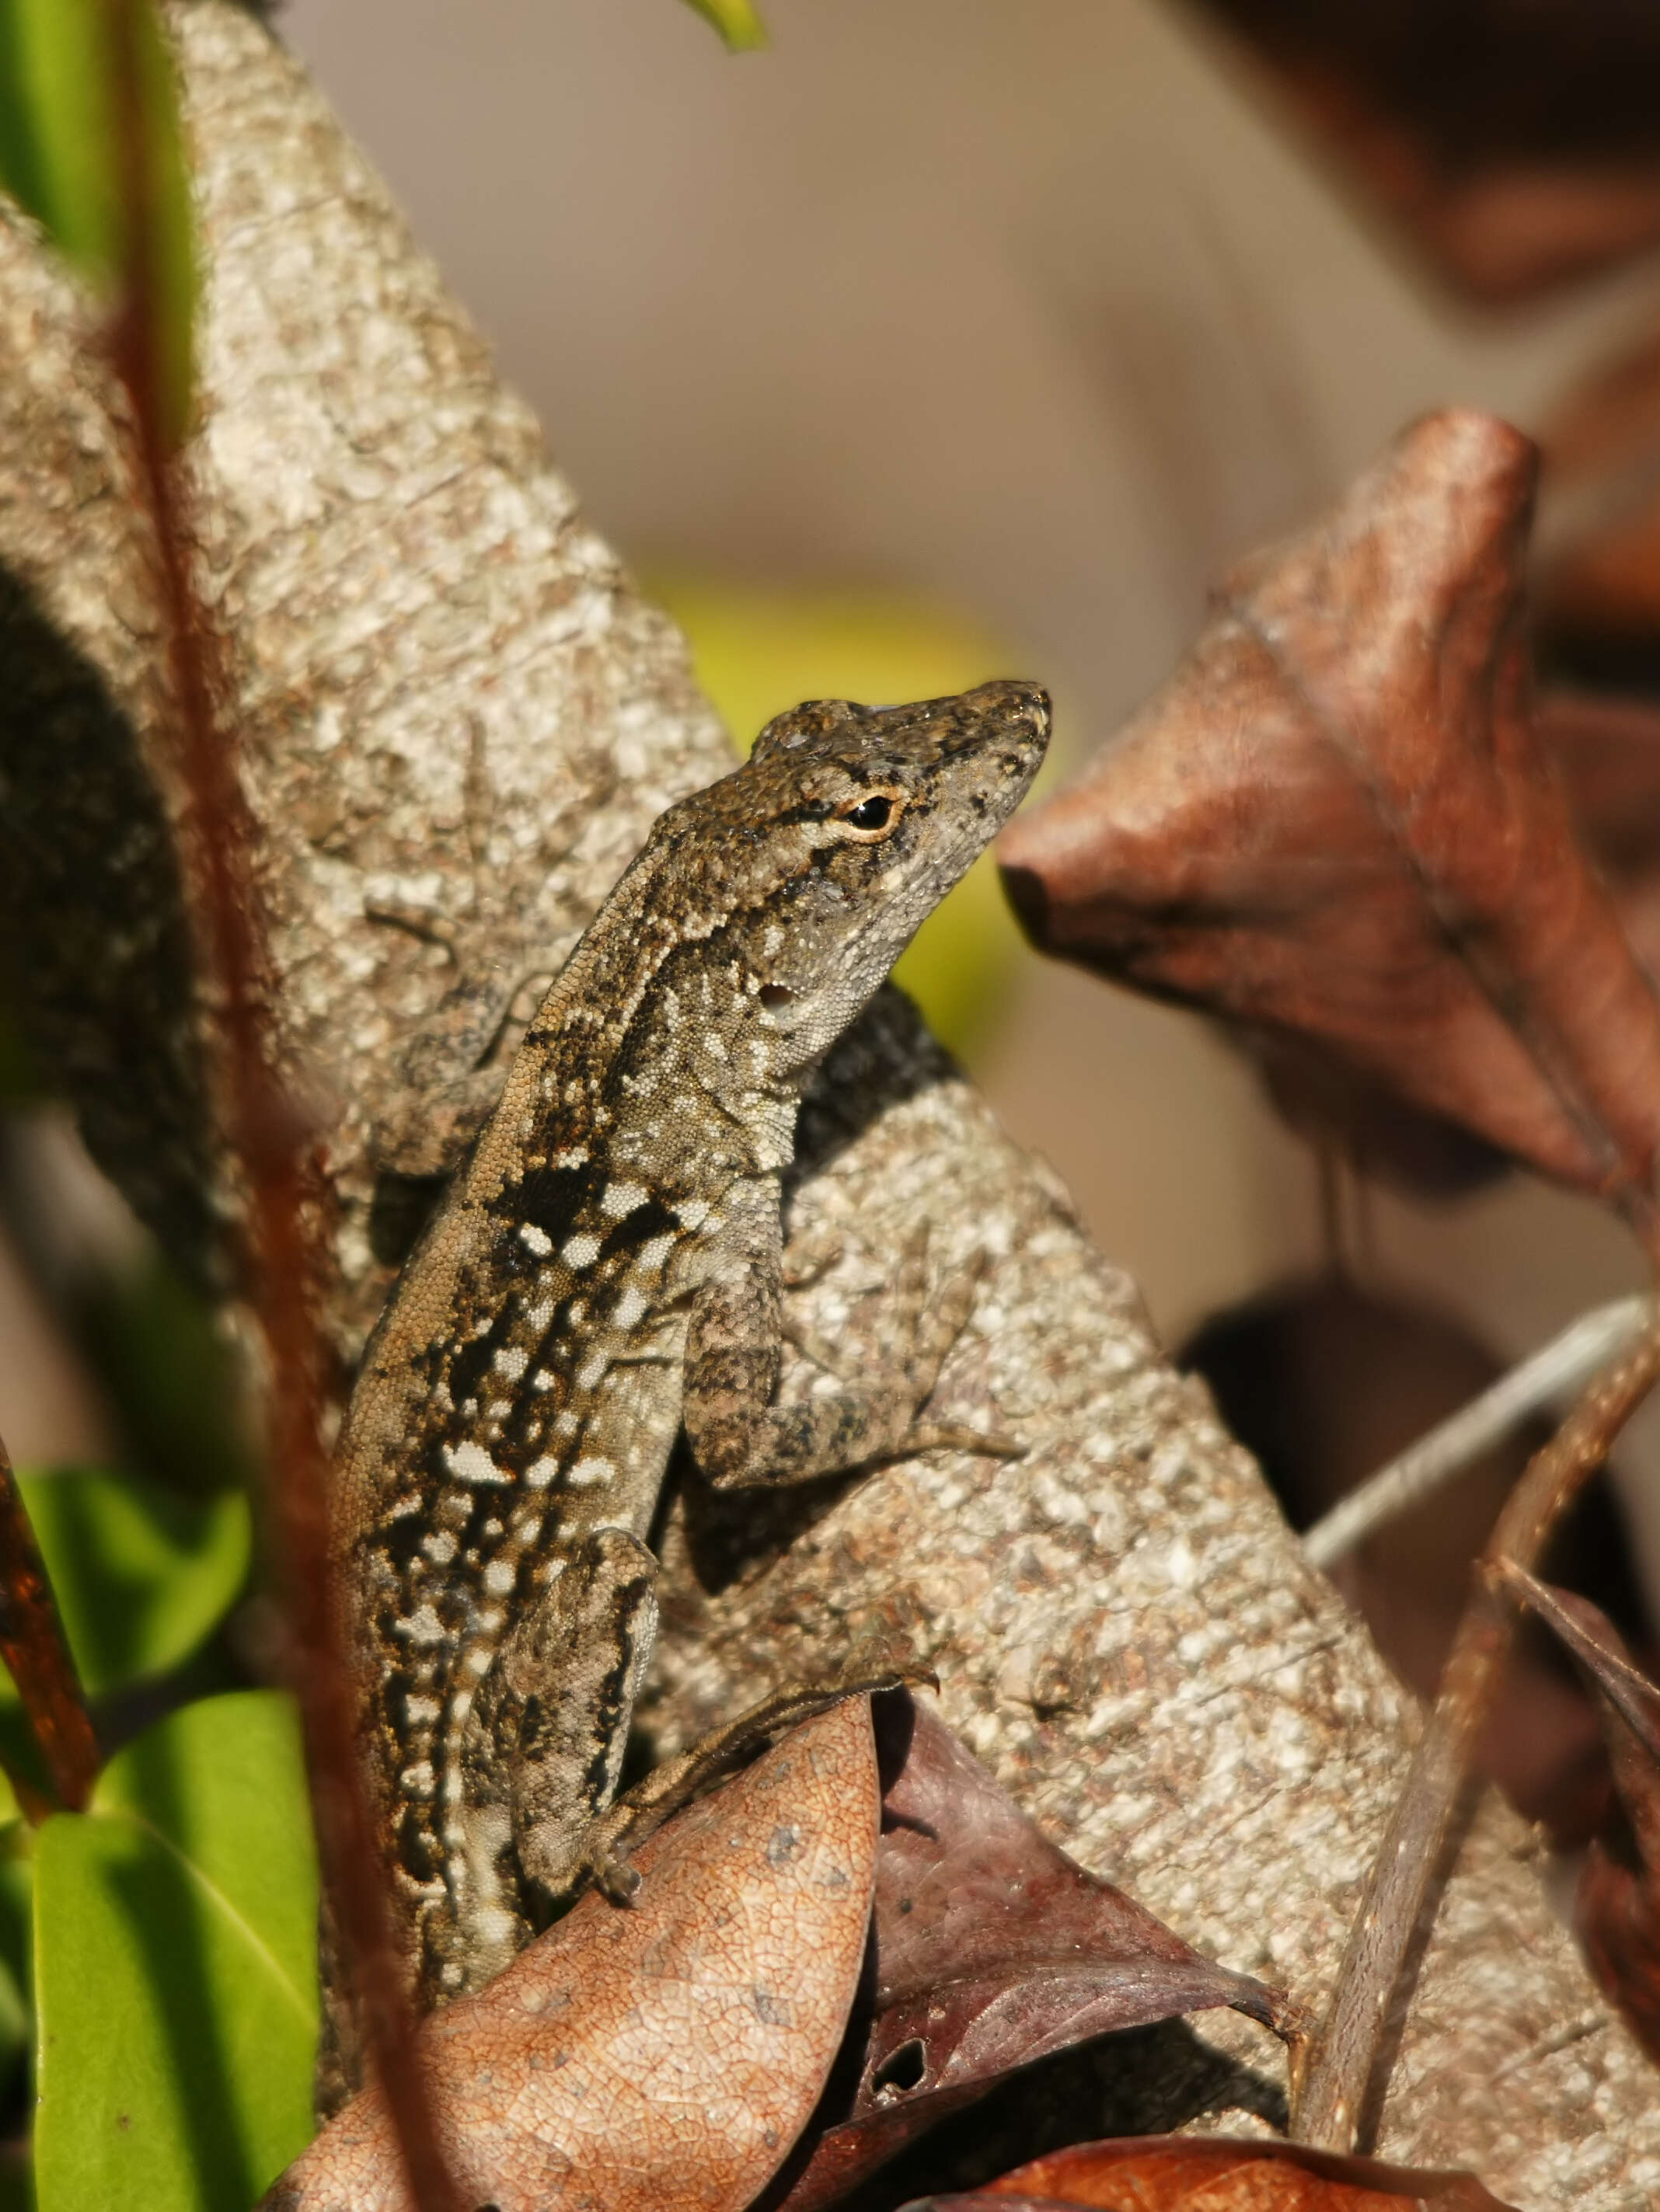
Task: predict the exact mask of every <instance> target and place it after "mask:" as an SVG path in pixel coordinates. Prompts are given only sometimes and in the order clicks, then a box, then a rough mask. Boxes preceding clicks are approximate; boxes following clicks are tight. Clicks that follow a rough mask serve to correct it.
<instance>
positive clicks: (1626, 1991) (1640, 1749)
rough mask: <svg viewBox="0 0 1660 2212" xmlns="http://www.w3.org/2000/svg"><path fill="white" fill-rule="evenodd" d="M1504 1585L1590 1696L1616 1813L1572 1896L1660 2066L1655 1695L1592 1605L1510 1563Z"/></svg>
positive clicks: (1597, 1963) (1602, 1972)
mask: <svg viewBox="0 0 1660 2212" xmlns="http://www.w3.org/2000/svg"><path fill="white" fill-rule="evenodd" d="M1499 1573H1500V1576H1501V1577H1502V1579H1503V1581H1504V1582H1505V1586H1506V1587H1507V1588H1508V1589H1510V1590H1511V1591H1512V1592H1513V1594H1514V1595H1516V1596H1517V1597H1518V1598H1519V1599H1520V1600H1521V1601H1522V1602H1523V1604H1524V1605H1528V1606H1530V1607H1532V1608H1533V1610H1534V1611H1535V1613H1537V1614H1538V1615H1539V1617H1540V1619H1541V1620H1542V1621H1544V1622H1545V1623H1546V1624H1547V1626H1548V1627H1550V1628H1552V1629H1554V1632H1556V1634H1557V1635H1558V1636H1559V1637H1560V1638H1561V1640H1562V1642H1563V1644H1565V1645H1566V1648H1567V1649H1568V1650H1569V1651H1571V1652H1572V1655H1573V1656H1574V1657H1575V1658H1576V1659H1577V1660H1578V1662H1579V1664H1580V1666H1581V1667H1582V1668H1584V1672H1585V1674H1586V1675H1587V1677H1588V1678H1589V1680H1590V1684H1591V1687H1592V1688H1593V1690H1594V1691H1595V1692H1596V1700H1597V1705H1598V1708H1599V1710H1600V1711H1601V1713H1602V1731H1603V1734H1604V1735H1605V1736H1606V1738H1607V1740H1608V1758H1609V1760H1610V1763H1611V1764H1612V1765H1613V1768H1614V1789H1615V1791H1616V1792H1617V1794H1618V1796H1619V1800H1620V1814H1619V1815H1617V1816H1616V1818H1615V1820H1614V1822H1613V1823H1611V1824H1610V1826H1609V1827H1608V1830H1607V1831H1606V1832H1604V1834H1602V1836H1600V1837H1598V1838H1596V1839H1594V1840H1593V1842H1592V1844H1591V1845H1590V1850H1588V1851H1587V1853H1586V1855H1585V1863H1584V1867H1583V1868H1582V1869H1580V1875H1579V1883H1578V1889H1577V1891H1576V1892H1575V1895H1574V1905H1573V1919H1574V1927H1575V1929H1576V1930H1577V1931H1578V1936H1579V1940H1580V1942H1582V1943H1583V1944H1584V1947H1585V1955H1586V1957H1587V1959H1588V1960H1590V1968H1591V1972H1593V1973H1594V1974H1595V1975H1596V1978H1597V1980H1598V1982H1599V1983H1600V1984H1602V1988H1603V1989H1604V1990H1606V1991H1607V1993H1608V1996H1609V1997H1610V1998H1611V1999H1612V2000H1613V2002H1614V2003H1615V2004H1616V2005H1617V2006H1618V2007H1619V2008H1620V2013H1621V2014H1622V2015H1623V2016H1624V2018H1625V2021H1626V2023H1627V2027H1629V2028H1630V2029H1631V2031H1632V2033H1633V2035H1634V2036H1635V2037H1636V2038H1637V2039H1638V2041H1639V2043H1640V2044H1641V2045H1642V2046H1643V2048H1644V2050H1645V2051H1647V2053H1648V2054H1649V2057H1651V2058H1652V2059H1653V2060H1654V2061H1655V2063H1656V2064H1657V2065H1660V1688H1657V1687H1656V1686H1655V1685H1654V1684H1653V1683H1652V1682H1651V1681H1650V1680H1649V1679H1648V1678H1647V1676H1646V1675H1645V1674H1641V1673H1640V1672H1639V1670H1638V1668H1635V1667H1634V1666H1633V1664H1632V1662H1631V1657H1630V1655H1629V1653H1628V1652H1627V1649H1626V1645H1625V1643H1624V1640H1623V1638H1621V1637H1620V1632H1619V1631H1618V1629H1616V1628H1615V1627H1614V1624H1613V1622H1612V1621H1611V1620H1609V1619H1608V1615H1607V1614H1606V1613H1604V1612H1602V1609H1601V1607H1598V1606H1595V1605H1593V1604H1592V1603H1591V1602H1590V1599H1589V1598H1584V1597H1578V1596H1577V1595H1575V1594H1574V1592H1573V1591H1572V1590H1565V1589H1554V1588H1553V1587H1552V1585H1551V1584H1550V1583H1541V1582H1539V1581H1537V1580H1536V1579H1535V1577H1533V1576H1532V1575H1530V1574H1528V1573H1527V1572H1526V1571H1524V1570H1523V1569H1522V1568H1520V1567H1517V1566H1515V1565H1512V1564H1511V1561H1509V1560H1508V1559H1505V1560H1501V1561H1500V1562H1499Z"/></svg>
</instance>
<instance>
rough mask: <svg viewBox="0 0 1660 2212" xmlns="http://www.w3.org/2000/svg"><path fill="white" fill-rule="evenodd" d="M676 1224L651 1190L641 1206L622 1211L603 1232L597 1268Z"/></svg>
mask: <svg viewBox="0 0 1660 2212" xmlns="http://www.w3.org/2000/svg"><path fill="white" fill-rule="evenodd" d="M678 1227H679V1224H678V1221H677V1220H676V1218H675V1217H674V1215H673V1214H672V1212H670V1211H669V1209H668V1207H667V1206H665V1205H664V1203H663V1201H662V1200H661V1199H660V1198H659V1197H657V1196H656V1194H653V1195H652V1196H651V1197H649V1198H648V1199H647V1200H646V1201H645V1203H644V1205H642V1206H635V1209H634V1211H633V1212H632V1213H625V1214H624V1215H623V1218H622V1219H621V1220H620V1221H619V1222H617V1224H616V1225H614V1226H613V1227H612V1228H610V1229H608V1230H607V1231H605V1243H603V1244H602V1245H601V1246H600V1248H599V1262H598V1264H599V1266H600V1267H605V1266H606V1265H607V1264H608V1263H609V1262H611V1261H614V1260H617V1259H620V1258H621V1257H622V1255H623V1253H625V1252H635V1251H637V1250H638V1249H639V1248H640V1247H641V1245H642V1244H649V1243H650V1242H651V1240H652V1238H653V1237H664V1236H666V1235H667V1234H668V1233H669V1232H670V1231H672V1230H676V1229H678Z"/></svg>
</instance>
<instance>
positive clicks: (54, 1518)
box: [0, 1468, 252, 1703]
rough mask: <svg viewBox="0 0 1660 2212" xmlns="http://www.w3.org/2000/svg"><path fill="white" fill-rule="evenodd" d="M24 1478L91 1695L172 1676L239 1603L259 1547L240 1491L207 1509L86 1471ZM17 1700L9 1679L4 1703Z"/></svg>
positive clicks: (2, 1681) (1, 1693)
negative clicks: (171, 1671) (155, 1676)
mask: <svg viewBox="0 0 1660 2212" xmlns="http://www.w3.org/2000/svg"><path fill="white" fill-rule="evenodd" d="M18 1481H19V1484H20V1486H21V1490H22V1492H23V1500H24V1503H25V1504H27V1507H28V1513H29V1519H30V1520H31V1522H33V1524H34V1533H35V1534H36V1536H37V1537H38V1538H39V1539H40V1550H41V1553H42V1556H43V1557H44V1558H45V1559H46V1571H47V1572H48V1574H50V1576H51V1577H52V1588H53V1589H54V1590H55V1591H56V1593H57V1596H58V1610H59V1611H60V1613H62V1614H63V1616H64V1628H65V1630H66V1631H67V1632H68V1635H69V1639H70V1650H71V1651H72V1652H73V1653H74V1655H75V1663H76V1668H78V1670H79V1672H80V1675H81V1680H82V1683H83V1685H84V1686H85V1687H86V1689H87V1691H88V1693H89V1694H90V1695H92V1696H94V1697H95V1696H97V1695H98V1694H99V1693H100V1692H102V1691H105V1690H109V1689H113V1688H117V1687H119V1686H121V1685H123V1684H125V1683H128V1682H136V1681H142V1680H144V1679H145V1678H146V1677H148V1676H149V1675H152V1674H166V1673H167V1670H168V1669H169V1668H173V1667H176V1666H177V1665H178V1664H179V1662H180V1660H182V1659H186V1658H188V1657H189V1656H190V1654H191V1653H192V1651H194V1650H196V1648H197V1646H198V1644H201V1643H202V1641H203V1640H204V1638H205V1637H207V1636H208V1635H209V1634H210V1632H211V1631H212V1630H213V1628H214V1627H215V1626H216V1625H217V1623H218V1622H219V1621H220V1620H222V1619H223V1617H224V1615H225V1614H226V1613H228V1611H229V1610H230V1607H232V1606H233V1605H234V1603H235V1601H236V1599H237V1596H238V1595H239V1593H240V1590H241V1588H242V1584H243V1583H244V1582H245V1581H246V1578H247V1571H248V1563H249V1560H250V1558H251V1556H252V1525H251V1522H250V1517H249V1512H248V1502H247V1500H246V1498H244V1497H243V1496H242V1494H241V1492H240V1491H224V1492H221V1494H220V1495H219V1496H218V1497H217V1498H208V1499H206V1500H203V1501H198V1500H197V1499H194V1498H179V1497H177V1496H175V1495H174V1494H173V1492H169V1491H164V1490H161V1489H157V1488H155V1486H153V1485H151V1484H149V1483H144V1482H138V1481H135V1480H132V1479H131V1477H122V1478H120V1479H118V1478H117V1477H116V1476H114V1475H110V1474H98V1473H95V1472H94V1471H92V1470H90V1469H86V1468H77V1469H74V1470H70V1471H66V1472H64V1473H63V1474H21V1475H20V1476H19V1477H18ZM15 1694H16V1693H15V1691H14V1690H13V1688H12V1686H11V1682H10V1680H9V1678H7V1677H6V1676H5V1675H3V1674H0V1703H5V1702H10V1701H11V1700H12V1699H15Z"/></svg>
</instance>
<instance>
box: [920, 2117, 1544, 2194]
mask: <svg viewBox="0 0 1660 2212" xmlns="http://www.w3.org/2000/svg"><path fill="white" fill-rule="evenodd" d="M1403 2203H1405V2204H1408V2205H1421V2206H1423V2207H1424V2208H1425V2212H1512V2209H1511V2207H1509V2206H1506V2205H1505V2204H1502V2203H1500V2202H1499V2198H1498V2197H1494V2196H1493V2195H1491V2194H1490V2193H1489V2192H1488V2191H1487V2190H1485V2189H1484V2188H1483V2187H1482V2186H1481V2183H1480V2182H1479V2181H1478V2180H1477V2179H1475V2175H1474V2174H1469V2173H1431V2172H1422V2171H1418V2170H1409V2169H1408V2168H1407V2167H1405V2166H1383V2165H1380V2164H1379V2163H1378V2162H1377V2160H1375V2159H1370V2158H1341V2157H1339V2156H1337V2155H1336V2154H1334V2153H1332V2152H1329V2151H1318V2150H1304V2148H1302V2146H1301V2145H1300V2144H1298V2143H1277V2142H1230V2141H1228V2140H1226V2139H1225V2138H1224V2137H1219V2136H1212V2137H1199V2136H1125V2137H1122V2138H1121V2139H1120V2140H1119V2141H1117V2142H1098V2143H1079V2144H1077V2145H1075V2146H1074V2147H1073V2148H1072V2149H1070V2150H1063V2151H1056V2152H1054V2153H1052V2154H1050V2155H1049V2157H1047V2158H1039V2159H1034V2160H1032V2162H1031V2165H1030V2166H1018V2167H1017V2168H1016V2169H1015V2171H1014V2172H1012V2173H1006V2174H1004V2175H1003V2177H1002V2178H1001V2179H1000V2180H998V2181H993V2182H988V2184H987V2185H986V2186H985V2188H984V2189H981V2190H975V2191H970V2192H968V2193H966V2194H964V2195H961V2196H954V2197H921V2198H919V2199H918V2200H917V2202H916V2203H913V2204H910V2205H908V2206H906V2208H905V2212H1068V2208H1073V2207H1080V2206H1097V2207H1100V2208H1103V2212H1401V2207H1402V2204H1403Z"/></svg>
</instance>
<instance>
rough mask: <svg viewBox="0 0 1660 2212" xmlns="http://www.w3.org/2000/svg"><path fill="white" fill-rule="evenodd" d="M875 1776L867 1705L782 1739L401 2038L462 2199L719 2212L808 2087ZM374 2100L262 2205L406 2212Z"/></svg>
mask: <svg viewBox="0 0 1660 2212" xmlns="http://www.w3.org/2000/svg"><path fill="white" fill-rule="evenodd" d="M878 1806H879V1780H878V1776H877V1768H876V1759H875V1755H874V1747H873V1740H872V1735H871V1725H870V1708H869V1700H868V1699H865V1698H855V1699H848V1701H847V1702H846V1703H845V1704H844V1705H838V1706H836V1707H834V1708H833V1709H832V1710H831V1711H829V1712H827V1713H824V1714H822V1715H820V1716H819V1717H818V1718H817V1719H816V1720H812V1721H809V1722H808V1723H806V1725H805V1726H804V1727H802V1728H800V1729H797V1730H796V1731H794V1734H792V1735H790V1736H788V1737H787V1739H786V1740H785V1741H784V1742H782V1743H781V1744H780V1745H779V1746H778V1747H777V1748H776V1749H775V1750H774V1751H772V1752H770V1753H768V1755H767V1756H766V1757H765V1758H764V1759H761V1760H760V1761H759V1762H758V1763H757V1765H754V1766H752V1767H751V1768H750V1769H749V1771H747V1772H746V1773H745V1774H742V1775H740V1776H739V1778H737V1779H736V1780H735V1781H734V1782H733V1783H731V1784H729V1785H728V1786H727V1788H726V1789H725V1790H721V1793H720V1794H719V1795H718V1796H714V1797H712V1798H709V1799H708V1800H706V1801H705V1802H703V1803H702V1804H701V1805H696V1806H694V1807H693V1808H691V1809H690V1811H689V1812H687V1813H684V1814H682V1815H681V1816H680V1818H679V1819H678V1820H675V1821H673V1822H672V1823H671V1824H670V1826H668V1827H666V1828H665V1829H664V1830H663V1831H662V1832H660V1834H659V1835H657V1836H655V1837H654V1838H652V1839H651V1840H650V1841H649V1842H648V1843H647V1844H643V1845H642V1848H641V1850H640V1851H639V1853H638V1856H637V1860H636V1863H637V1864H638V1866H639V1868H640V1871H641V1873H642V1875H643V1876H644V1877H645V1878H644V1880H643V1881H642V1884H641V1887H640V1893H639V1896H638V1899H637V1901H636V1902H635V1905H633V1906H632V1907H630V1908H629V1909H628V1910H626V1911H620V1910H618V1909H617V1907H616V1906H614V1905H610V1904H608V1903H607V1902H606V1901H605V1899H603V1898H601V1897H599V1896H598V1895H590V1896H588V1897H586V1898H584V1899H582V1900H581V1902H580V1903H579V1904H578V1905H576V1907H575V1910H574V1911H572V1912H570V1913H569V1915H568V1916H567V1917H566V1918H565V1919H563V1920H562V1921H561V1922H560V1923H559V1924H558V1926H557V1927H556V1928H554V1929H551V1930H550V1932H549V1933H548V1934H547V1935H545V1936H542V1937H540V1938H539V1939H538V1941H537V1942H534V1943H532V1945H531V1946H530V1947H529V1948H528V1949H527V1950H526V1951H525V1952H524V1953H523V1954H521V1955H520V1957H519V1958H518V1959H517V1960H514V1964H513V1965H512V1966H510V1967H509V1968H508V1971H507V1972H506V1973H504V1974H502V1976H501V1977H500V1978H498V1979H497V1980H496V1981H495V1982H493V1983H491V1984H490V1985H489V1988H488V1989H486V1990H483V1991H481V1992H480V1994H479V1995H478V1996H476V1997H470V1998H464V1999H461V2000H459V2001H458V2002H456V2003H454V2004H453V2005H451V2006H449V2007H448V2008H447V2009H446V2010H445V2011H444V2012H442V2013H441V2014H440V2015H438V2016H437V2017H436V2018H435V2020H433V2021H429V2023H428V2024H427V2026H426V2027H424V2028H423V2031H422V2048H423V2052H424V2054H425V2055H426V2057H427V2058H428V2061H429V2065H430V2069H431V2076H430V2079H431V2096H432V2101H433V2106H434V2109H435V2112H436V2115H437V2118H438V2122H439V2126H440V2129H441V2133H442V2135H443V2137H444V2141H445V2142H446V2145H447V2148H448V2151H449V2154H450V2158H451V2160H452V2164H453V2171H454V2172H455V2174H456V2177H457V2179H458V2181H459V2184H460V2185H461V2186H462V2188H463V2190H464V2191H466V2192H469V2195H468V2201H469V2203H477V2204H483V2203H486V2202H488V2203H489V2204H491V2205H494V2206H496V2207H497V2208H498V2212H560V2208H562V2207H569V2208H572V2212H574V2208H575V2207H578V2206H583V2207H591V2206H595V2205H603V2206H604V2207H605V2212H664V2208H666V2207H667V2206H670V2205H672V2206H674V2207H675V2208H676V2212H737V2208H738V2207H739V2206H742V2205H745V2204H747V2203H749V2202H750V2201H751V2198H752V2197H754V2196H755V2194H756V2192H757V2191H758V2190H759V2189H761V2188H762V2187H763V2185H764V2184H765V2183H766V2181H767V2179H768V2178H769V2175H770V2174H771V2173H772V2172H774V2171H775V2168H776V2167H777V2166H778V2164H779V2162H780V2160H781V2159H782V2158H783V2156H784V2155H785V2154H786V2152H787V2150H788V2148H789V2147H790V2145H791V2144H792V2143H793V2142H794V2140H795V2138H796V2136H797V2135H798V2134H799V2132H800V2129H801V2126H802V2124H803V2123H804V2122H805V2121H806V2118H807V2116H808V2114H809V2113H810V2112H812V2108H813V2106H814V2104H815V2102H816V2101H817V2100H818V2094H819V2092H820V2090H821V2089H822V2088H823V2087H824V2078H825V2075H826V2074H827V2073H828V2071H829V2069H830V2063H831V2061H832V2059H833V2058H834V2057H835V2055H836V2047H837V2045H838V2044H839V2043H840V2041H841V2039H842V2030H843V2027H844V2026H845V2023H846V2020H847V2013H848V2004H849V2002H850V2001H851V1998H852V1996H853V1991H854V1984H855V1983H856V1981H857V1979H858V1975H859V1970H860V1961H861V1960H862V1958H863V1956H864V1954H865V1948H866V1930H867V1928H868V1924H869V1918H870V1899H871V1892H872V1887H873V1882H874V1879H875V1865H874V1860H875V1850H876V1833H877V1819H878ZM408 2204H409V2198H408V2197H407V2195H406V2193H405V2192H404V2188H403V2186H402V2184H401V2179H400V2178H399V2176H398V2171H397V2161H396V2156H395V2154H394V2152H393V2148H392V2139H391V2136H390V2133H389V2130H388V2128H387V2124H386V2112H385V2108H384V2106H383V2105H382V2102H381V2100H380V2095H379V2093H378V2092H377V2091H374V2090H370V2091H368V2092H367V2093H365V2094H363V2095H362V2096H361V2097H358V2098H356V2100H354V2101H353V2102H352V2103H351V2104H350V2105H349V2106H347V2107H346V2109H345V2111H344V2112H342V2113H341V2114H340V2115H339V2117H338V2118H337V2119H336V2120H334V2121H333V2122H332V2123H331V2125H330V2126H329V2127H328V2128H326V2129H325V2130H324V2132H323V2134H322V2135H321V2136H319V2138H318V2140H317V2142H315V2143H313V2146H312V2147H311V2148H310V2149H309V2150H308V2151H307V2152H306V2153H305V2154H304V2155H303V2156H302V2157H301V2158H300V2159H298V2160H296V2161H295V2164H294V2165H293V2166H290V2167H289V2170H288V2172H287V2173H286V2174H285V2175H284V2176H283V2179H282V2180H281V2181H279V2182H278V2183H277V2185H276V2187H275V2188H274V2189H273V2190H272V2191H271V2193H270V2195H269V2196H268V2197H267V2198H266V2199H265V2206H266V2208H267V2212H407V2207H408Z"/></svg>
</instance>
